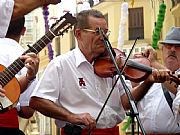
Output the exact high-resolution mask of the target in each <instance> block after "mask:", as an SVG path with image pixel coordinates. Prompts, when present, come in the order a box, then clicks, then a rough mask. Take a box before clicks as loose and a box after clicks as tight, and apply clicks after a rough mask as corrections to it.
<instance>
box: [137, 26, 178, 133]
mask: <svg viewBox="0 0 180 135" xmlns="http://www.w3.org/2000/svg"><path fill="white" fill-rule="evenodd" d="M160 43H161V44H162V54H163V62H164V66H163V65H161V64H159V63H158V62H157V54H156V52H155V50H154V49H153V48H151V47H149V48H147V49H146V50H145V51H144V52H143V53H142V55H143V56H145V57H147V58H148V59H149V60H150V62H151V66H152V67H154V68H157V69H166V68H168V69H169V70H170V71H171V73H175V74H177V73H178V71H179V67H180V28H179V27H172V28H171V29H170V31H169V32H168V33H167V35H166V39H165V40H164V41H161V42H160ZM171 73H170V74H171ZM171 77H173V76H172V75H171ZM173 79H176V81H175V82H176V83H178V84H176V83H175V82H174V81H169V82H164V83H162V84H161V83H148V84H147V83H146V82H149V81H147V80H144V82H143V83H141V84H140V85H137V86H136V87H134V88H135V91H136V92H137V93H138V92H139V93H141V91H143V92H144V93H141V94H139V95H141V97H140V98H139V99H138V100H137V101H138V104H137V107H138V110H139V116H140V119H141V121H142V124H143V127H144V129H145V131H146V133H147V134H151V135H156V134H163V135H166V134H167V135H173V134H180V125H179V122H180V121H177V118H176V117H177V116H179V112H178V108H179V104H180V101H179V99H180V98H179V99H177V100H174V98H175V99H176V98H177V95H176V93H177V91H179V90H180V88H179V87H178V85H179V82H180V80H179V79H178V78H177V77H173V78H172V80H173ZM145 84H146V85H145ZM173 100H174V105H176V112H175V111H174V110H173V109H174V108H173V107H172V106H173V105H172V103H173Z"/></svg>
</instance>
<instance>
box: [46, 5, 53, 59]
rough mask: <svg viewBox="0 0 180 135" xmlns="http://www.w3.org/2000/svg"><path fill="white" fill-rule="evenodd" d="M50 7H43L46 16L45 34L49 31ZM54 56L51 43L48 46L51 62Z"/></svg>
mask: <svg viewBox="0 0 180 135" xmlns="http://www.w3.org/2000/svg"><path fill="white" fill-rule="evenodd" d="M48 9H49V8H48V5H45V6H43V16H44V23H45V33H46V32H48V31H49V21H48V15H49V11H48ZM53 56H54V52H53V49H52V45H51V43H49V44H48V57H49V60H50V61H51V60H52V59H53Z"/></svg>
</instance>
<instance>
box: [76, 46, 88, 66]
mask: <svg viewBox="0 0 180 135" xmlns="http://www.w3.org/2000/svg"><path fill="white" fill-rule="evenodd" d="M74 55H75V59H76V67H79V66H80V65H81V64H82V63H84V62H87V63H89V62H88V61H87V59H86V58H85V56H84V54H83V53H82V52H81V50H80V49H79V48H78V47H76V48H75V53H74Z"/></svg>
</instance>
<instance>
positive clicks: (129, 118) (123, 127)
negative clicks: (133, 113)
mask: <svg viewBox="0 0 180 135" xmlns="http://www.w3.org/2000/svg"><path fill="white" fill-rule="evenodd" d="M131 122H132V119H131V117H130V116H128V117H127V118H126V121H125V122H124V124H123V126H122V127H121V130H122V131H123V132H125V131H126V130H127V129H128V127H129V126H130V124H131Z"/></svg>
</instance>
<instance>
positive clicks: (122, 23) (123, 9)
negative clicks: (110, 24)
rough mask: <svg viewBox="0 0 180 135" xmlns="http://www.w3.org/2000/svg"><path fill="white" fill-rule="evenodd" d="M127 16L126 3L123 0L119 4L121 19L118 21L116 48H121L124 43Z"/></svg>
mask: <svg viewBox="0 0 180 135" xmlns="http://www.w3.org/2000/svg"><path fill="white" fill-rule="evenodd" d="M127 17H128V3H127V2H123V3H122V5H121V19H120V23H119V36H118V46H117V48H118V49H122V48H123V45H124V34H125V30H126V23H127Z"/></svg>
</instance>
